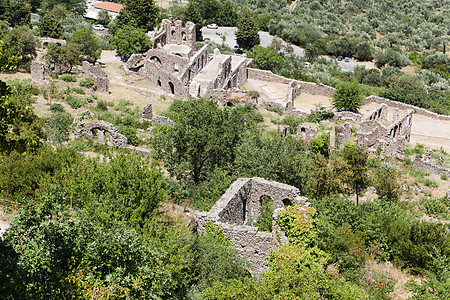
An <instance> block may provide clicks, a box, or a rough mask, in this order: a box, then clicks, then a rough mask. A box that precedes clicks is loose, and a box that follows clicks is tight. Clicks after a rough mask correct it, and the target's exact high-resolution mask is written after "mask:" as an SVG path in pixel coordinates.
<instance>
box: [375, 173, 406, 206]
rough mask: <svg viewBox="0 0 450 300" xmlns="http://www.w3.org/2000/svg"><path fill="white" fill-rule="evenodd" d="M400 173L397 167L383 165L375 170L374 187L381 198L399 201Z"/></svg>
mask: <svg viewBox="0 0 450 300" xmlns="http://www.w3.org/2000/svg"><path fill="white" fill-rule="evenodd" d="M399 177H400V173H399V172H398V170H397V169H396V168H395V167H391V166H389V165H383V166H380V167H378V168H377V169H375V177H374V187H375V190H376V191H377V195H378V197H380V198H385V199H386V200H388V201H397V200H398V199H399V196H400V184H399V182H398V178H399Z"/></svg>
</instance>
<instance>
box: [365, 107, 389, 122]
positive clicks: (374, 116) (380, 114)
mask: <svg viewBox="0 0 450 300" xmlns="http://www.w3.org/2000/svg"><path fill="white" fill-rule="evenodd" d="M387 115H388V106H387V105H386V104H384V103H383V104H381V105H380V106H379V107H377V108H375V109H374V110H373V111H372V112H370V114H369V115H368V116H367V117H366V118H365V119H364V121H373V120H378V121H385V120H387Z"/></svg>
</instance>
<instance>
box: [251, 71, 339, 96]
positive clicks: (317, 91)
mask: <svg viewBox="0 0 450 300" xmlns="http://www.w3.org/2000/svg"><path fill="white" fill-rule="evenodd" d="M248 78H249V79H255V80H261V81H267V82H275V83H284V84H290V83H291V82H292V81H294V82H296V83H297V84H299V85H300V86H301V91H302V92H303V93H307V94H311V95H322V96H326V97H331V96H333V93H334V90H335V88H333V87H331V86H328V85H324V84H321V83H319V84H317V83H313V82H306V81H299V80H294V79H289V78H286V77H283V76H280V75H276V74H273V73H272V72H271V71H266V70H259V69H253V68H248Z"/></svg>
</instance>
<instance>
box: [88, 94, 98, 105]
mask: <svg viewBox="0 0 450 300" xmlns="http://www.w3.org/2000/svg"><path fill="white" fill-rule="evenodd" d="M94 100H98V97H97V96H96V95H89V96H88V97H86V102H87V103H92V102H94Z"/></svg>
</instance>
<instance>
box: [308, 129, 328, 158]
mask: <svg viewBox="0 0 450 300" xmlns="http://www.w3.org/2000/svg"><path fill="white" fill-rule="evenodd" d="M329 142H330V136H329V135H328V134H326V133H324V134H321V135H319V136H318V137H316V138H314V139H312V140H311V142H310V143H309V145H310V147H311V152H312V153H316V154H319V153H320V154H322V155H323V156H325V157H327V156H328V154H329V153H328V147H329Z"/></svg>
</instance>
